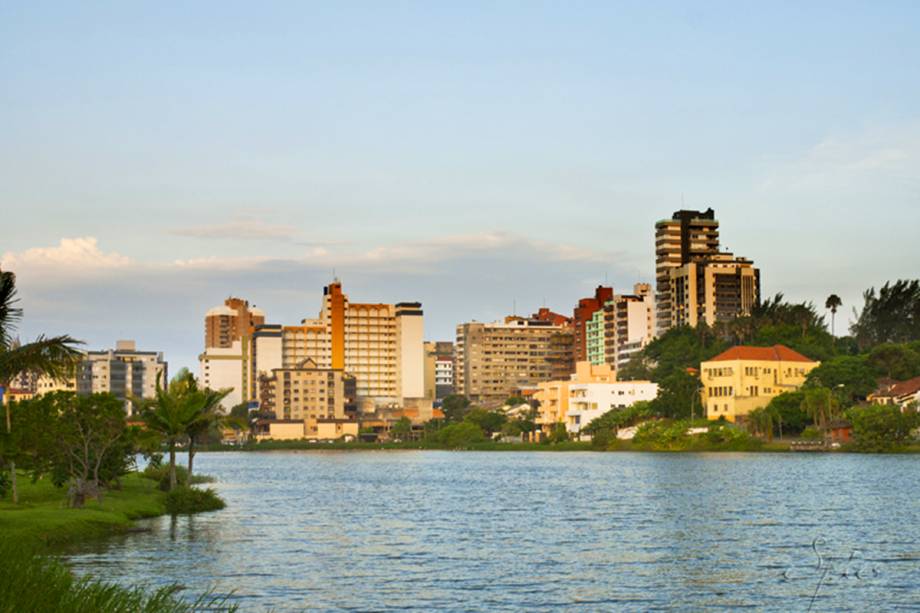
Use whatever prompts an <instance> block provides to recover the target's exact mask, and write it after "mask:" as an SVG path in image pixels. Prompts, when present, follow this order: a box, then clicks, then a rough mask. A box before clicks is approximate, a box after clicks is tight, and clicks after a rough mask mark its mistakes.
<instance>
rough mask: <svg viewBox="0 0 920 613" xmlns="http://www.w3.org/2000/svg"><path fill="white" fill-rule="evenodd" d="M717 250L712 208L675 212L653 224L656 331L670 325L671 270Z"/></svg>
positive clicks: (716, 227) (716, 222) (716, 231)
mask: <svg viewBox="0 0 920 613" xmlns="http://www.w3.org/2000/svg"><path fill="white" fill-rule="evenodd" d="M718 253H719V222H718V221H717V220H716V214H715V211H713V210H712V209H711V208H709V209H706V210H705V211H684V210H681V211H676V212H675V213H674V214H673V215H672V216H671V219H664V220H661V221H659V222H657V223H656V224H655V283H656V292H657V295H656V296H655V308H656V309H657V314H656V334H657V335H660V334H663V333H664V332H666V331H667V330H668V329H670V328H671V308H672V302H671V269H673V268H679V267H681V266H683V265H684V264H686V263H687V262H689V261H690V260H691V258H693V257H694V256H711V255H717V254H718Z"/></svg>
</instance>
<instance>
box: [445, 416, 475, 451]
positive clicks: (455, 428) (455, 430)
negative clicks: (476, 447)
mask: <svg viewBox="0 0 920 613" xmlns="http://www.w3.org/2000/svg"><path fill="white" fill-rule="evenodd" d="M436 437H437V441H438V443H440V444H442V445H444V446H445V447H447V448H449V449H459V448H464V447H469V446H470V445H473V444H474V443H481V442H483V441H484V440H486V437H485V434H483V432H482V429H481V428H480V427H479V426H477V425H476V424H474V423H472V422H468V421H464V422H460V423H459V424H453V425H450V426H447V427H445V428H442V429H441V430H439V431H438V433H437V435H436Z"/></svg>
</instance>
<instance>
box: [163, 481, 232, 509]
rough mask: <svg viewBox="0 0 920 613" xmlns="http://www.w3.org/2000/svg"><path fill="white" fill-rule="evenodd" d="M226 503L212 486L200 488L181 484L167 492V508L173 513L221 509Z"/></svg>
mask: <svg viewBox="0 0 920 613" xmlns="http://www.w3.org/2000/svg"><path fill="white" fill-rule="evenodd" d="M225 506H227V505H226V503H225V502H224V501H223V499H221V497H220V496H218V495H217V492H215V491H214V490H213V489H211V488H207V489H199V488H197V487H188V486H187V485H180V486H179V487H177V488H176V489H174V490H173V491H171V492H169V493H168V494H166V510H167V511H169V512H170V513H171V514H173V515H189V514H192V513H204V512H205V511H219V510H220V509H223V508H224V507H225Z"/></svg>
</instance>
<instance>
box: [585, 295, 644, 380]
mask: <svg viewBox="0 0 920 613" xmlns="http://www.w3.org/2000/svg"><path fill="white" fill-rule="evenodd" d="M654 336H655V299H654V296H653V295H652V288H651V286H650V285H649V284H648V283H637V284H635V285H634V286H633V293H632V294H614V296H613V298H612V299H611V300H608V301H607V302H606V303H604V306H603V308H602V309H600V310H598V311H595V313H594V315H593V316H592V317H591V320H590V321H588V322H587V324H586V326H585V338H586V344H587V354H586V361H588V362H590V363H591V364H594V365H600V364H609V365H610V366H611V367H613V368H614V369H619V368H622V367H623V366H625V365H626V364H627V363H628V362H629V359H630V357H631V356H632V355H633V354H635V353H636V352H638V351H640V350H641V349H642V348H643V347H645V345H647V344H648V343H649V342H650V341H651V340H652V338H654Z"/></svg>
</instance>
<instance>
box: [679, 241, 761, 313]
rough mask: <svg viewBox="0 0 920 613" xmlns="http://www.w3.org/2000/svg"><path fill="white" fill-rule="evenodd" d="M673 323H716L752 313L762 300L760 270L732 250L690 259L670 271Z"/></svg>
mask: <svg viewBox="0 0 920 613" xmlns="http://www.w3.org/2000/svg"><path fill="white" fill-rule="evenodd" d="M670 291H671V296H670V303H671V311H670V315H671V320H670V326H671V327H675V326H681V325H688V326H696V325H697V324H698V323H700V322H705V323H706V324H707V325H709V326H712V325H714V324H716V323H718V322H721V321H728V320H731V319H734V318H736V317H741V316H745V315H750V314H751V312H752V311H753V309H754V306H755V305H756V304H757V301H758V300H759V299H760V271H759V270H758V269H757V268H754V263H753V262H752V261H751V260H748V259H745V258H738V257H735V256H733V255H732V254H731V253H720V254H718V255H714V256H707V257H701V258H698V259H695V260H693V261H690V262H687V263H686V264H684V265H683V266H680V267H678V268H672V269H671V270H670Z"/></svg>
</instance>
